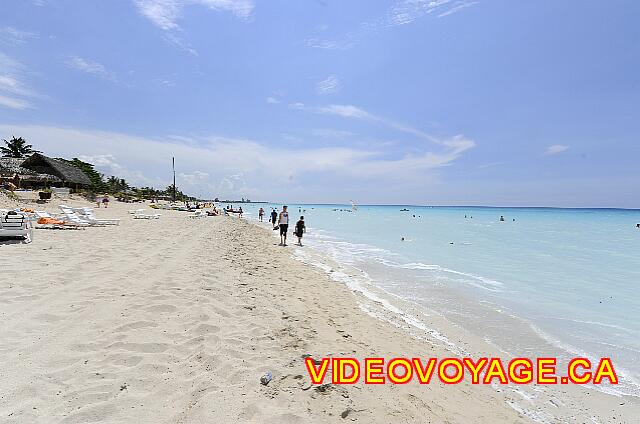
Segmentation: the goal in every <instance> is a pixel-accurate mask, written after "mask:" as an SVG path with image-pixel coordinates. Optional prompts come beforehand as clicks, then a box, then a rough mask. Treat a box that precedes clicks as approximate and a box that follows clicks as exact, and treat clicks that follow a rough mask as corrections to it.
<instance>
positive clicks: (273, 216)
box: [271, 208, 278, 227]
mask: <svg viewBox="0 0 640 424" xmlns="http://www.w3.org/2000/svg"><path fill="white" fill-rule="evenodd" d="M277 220H278V212H276V208H273V209H271V223H272V224H273V226H274V227H275V226H276V221H277Z"/></svg>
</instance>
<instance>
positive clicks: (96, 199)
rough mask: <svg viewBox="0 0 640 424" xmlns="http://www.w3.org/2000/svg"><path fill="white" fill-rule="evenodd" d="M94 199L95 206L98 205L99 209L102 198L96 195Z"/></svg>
mask: <svg viewBox="0 0 640 424" xmlns="http://www.w3.org/2000/svg"><path fill="white" fill-rule="evenodd" d="M94 201H95V202H96V206H97V207H98V209H100V204H101V203H102V198H101V197H100V196H98V195H96V197H95V199H94Z"/></svg>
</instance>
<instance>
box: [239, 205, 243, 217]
mask: <svg viewBox="0 0 640 424" xmlns="http://www.w3.org/2000/svg"><path fill="white" fill-rule="evenodd" d="M238 217H239V218H242V206H240V209H238Z"/></svg>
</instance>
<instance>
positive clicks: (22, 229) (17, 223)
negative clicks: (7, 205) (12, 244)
mask: <svg viewBox="0 0 640 424" xmlns="http://www.w3.org/2000/svg"><path fill="white" fill-rule="evenodd" d="M0 237H9V238H22V239H24V240H25V242H26V243H31V241H32V240H33V225H31V221H30V220H29V217H27V216H26V215H25V214H23V213H18V212H15V211H8V212H6V213H3V214H2V216H0Z"/></svg>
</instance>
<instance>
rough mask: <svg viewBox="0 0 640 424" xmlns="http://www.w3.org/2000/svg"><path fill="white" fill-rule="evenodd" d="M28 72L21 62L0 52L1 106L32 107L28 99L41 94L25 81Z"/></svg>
mask: <svg viewBox="0 0 640 424" xmlns="http://www.w3.org/2000/svg"><path fill="white" fill-rule="evenodd" d="M26 74H27V71H26V68H25V67H24V66H23V65H22V64H21V63H20V62H18V61H16V60H14V59H12V58H10V57H9V56H7V55H5V54H3V53H0V106H4V107H8V108H11V109H19V110H23V109H28V108H30V107H32V105H31V103H30V101H29V100H27V99H29V98H35V97H39V96H38V95H37V94H36V93H35V92H34V91H33V90H32V89H31V88H29V86H28V85H27V83H26V82H25V80H26V77H25V76H26Z"/></svg>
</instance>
